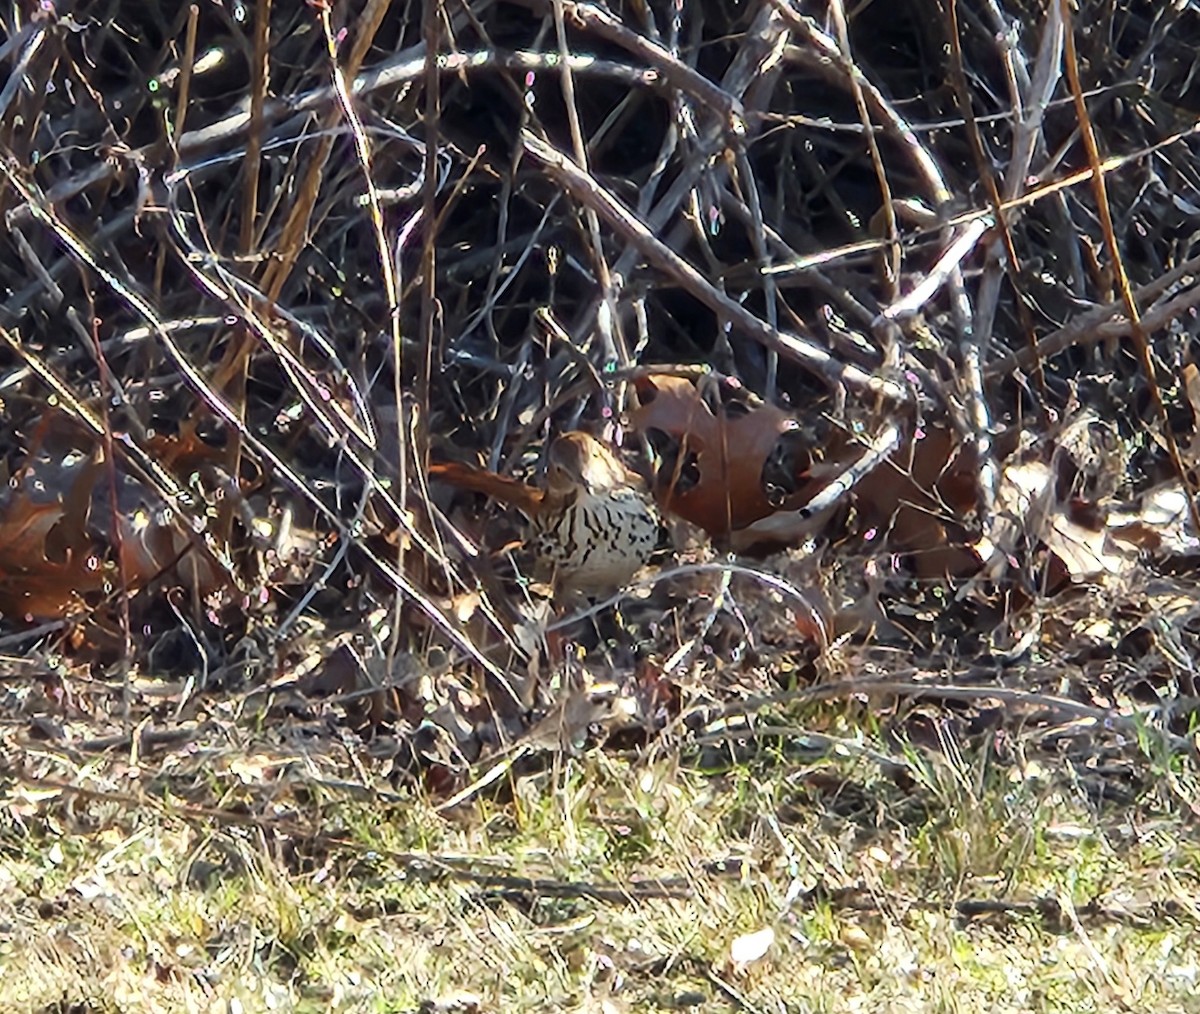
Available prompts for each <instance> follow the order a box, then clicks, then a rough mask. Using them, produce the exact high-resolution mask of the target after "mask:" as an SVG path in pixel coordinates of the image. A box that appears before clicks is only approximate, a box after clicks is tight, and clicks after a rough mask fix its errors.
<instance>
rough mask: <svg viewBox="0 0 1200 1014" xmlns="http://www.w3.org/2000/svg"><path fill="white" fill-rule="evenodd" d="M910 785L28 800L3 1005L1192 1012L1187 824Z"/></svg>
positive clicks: (23, 805)
mask: <svg viewBox="0 0 1200 1014" xmlns="http://www.w3.org/2000/svg"><path fill="white" fill-rule="evenodd" d="M892 761H893V762H894V765H889V767H888V768H887V769H886V772H885V770H883V769H881V768H880V767H879V766H878V765H877V764H874V763H870V762H866V761H863V760H848V759H846V758H845V757H838V756H836V755H830V756H828V757H826V758H825V759H823V760H819V761H811V762H808V763H803V764H799V765H796V764H790V763H787V762H785V761H783V759H782V758H780V757H778V756H773V755H771V753H770V752H768V751H764V753H763V755H762V756H761V757H760V758H758V759H755V760H751V761H749V762H747V763H745V764H743V765H739V766H733V767H730V768H729V769H728V770H726V771H724V772H722V773H719V774H713V773H704V774H702V773H698V772H696V771H693V770H689V769H688V768H687V767H686V766H684V765H682V764H681V762H680V760H679V758H678V757H666V756H661V755H660V756H657V757H654V758H649V757H639V758H617V757H614V756H611V755H606V754H603V753H592V754H588V755H586V756H583V757H580V758H576V759H567V760H562V761H561V762H560V763H559V764H558V765H557V767H556V769H554V770H547V771H545V772H543V773H540V774H534V775H529V776H526V777H523V778H520V779H518V780H517V781H516V782H515V783H511V788H512V790H513V791H512V794H511V796H510V797H509V798H507V799H498V798H497V799H489V800H483V799H481V800H477V801H476V802H475V803H474V804H472V805H470V806H466V807H463V808H460V809H459V810H458V811H456V812H454V813H451V814H446V813H441V812H438V811H437V810H436V808H435V807H434V806H433V805H431V803H430V802H428V801H426V800H422V799H421V798H420V797H419V796H418V795H413V796H411V797H409V796H405V797H404V798H402V799H394V800H392V801H382V800H380V801H364V800H353V799H349V798H346V797H345V793H344V792H341V791H339V790H337V789H336V788H331V787H330V786H329V784H328V783H326V784H322V783H320V782H319V781H318V780H317V779H316V778H312V779H310V780H306V779H304V778H301V777H296V776H295V775H294V774H293V775H292V776H290V777H288V778H280V779H279V780H278V781H276V782H275V783H273V784H272V783H271V782H270V781H269V780H268V781H267V782H264V783H261V784H254V783H249V784H248V783H247V782H246V781H244V780H242V779H239V778H237V777H236V776H234V775H232V774H230V771H229V768H231V767H233V765H230V766H229V768H227V769H226V770H223V771H218V770H214V771H213V773H212V776H211V778H210V780H209V783H208V786H207V797H208V798H207V799H202V800H195V799H193V800H192V802H190V803H189V804H186V805H185V804H182V803H181V802H179V801H177V800H172V799H170V798H169V797H166V798H164V800H163V801H153V800H151V799H150V798H149V797H148V796H145V797H142V800H141V802H140V803H135V802H133V801H132V800H124V799H120V798H117V797H115V796H105V795H103V793H104V792H108V791H110V790H109V789H108V788H107V786H110V785H114V784H119V783H120V782H121V781H122V778H124V780H125V784H126V785H128V784H129V782H128V773H127V772H126V773H125V774H124V775H122V774H121V773H120V770H119V768H118V766H115V765H112V764H95V765H92V766H91V767H90V768H89V769H88V770H86V771H83V772H80V773H79V778H78V779H77V782H78V784H80V785H92V786H97V787H102V786H103V787H106V788H104V789H103V790H101V789H99V788H98V790H97V791H98V792H101V794H99V795H90V796H89V795H86V794H79V793H70V794H59V793H53V792H48V791H46V790H44V789H43V790H42V791H41V792H37V791H35V790H33V789H32V788H31V787H30V786H22V785H18V786H16V787H15V788H10V790H9V791H8V799H7V800H6V802H7V804H8V807H7V813H8V816H7V817H6V818H5V822H4V832H3V839H2V842H3V847H4V854H5V856H6V859H5V862H4V864H3V866H2V867H0V878H2V882H0V886H2V887H3V890H2V891H0V925H2V926H3V927H4V937H3V940H4V943H3V951H2V967H3V975H4V979H3V981H4V983H5V988H4V993H3V996H4V999H3V1004H2V1009H4V1010H88V1011H129V1010H245V1011H257V1010H271V1009H276V1010H278V1009H286V1010H325V1009H336V1010H363V1011H415V1010H418V1009H431V1008H428V1007H425V1008H423V1006H422V1005H430V1004H443V1005H451V1006H449V1007H447V1008H446V1009H456V1008H453V1006H452V1005H453V1004H454V1003H458V1004H459V1005H460V1007H459V1008H457V1009H479V1010H484V1011H544V1010H564V1011H568V1010H569V1011H610V1010H611V1011H622V1010H630V1011H634V1010H637V1011H648V1010H678V1009H681V1008H686V1007H689V1006H692V1007H695V1008H697V1009H726V1008H731V1009H744V1010H751V1011H768V1010H788V1011H860V1010H869V1011H926V1010H928V1011H970V1010H995V1011H1010V1010H1011V1011H1028V1010H1039V1011H1088V1010H1096V1011H1101V1010H1103V1011H1110V1010H1120V1009H1127V1010H1185V1009H1188V1006H1189V1004H1190V1003H1192V1000H1191V999H1190V998H1191V997H1193V996H1194V994H1195V991H1196V989H1197V982H1196V979H1197V974H1198V968H1200V936H1198V935H1197V931H1196V930H1197V919H1196V909H1195V902H1194V899H1195V896H1196V889H1197V882H1198V880H1200V861H1198V860H1200V848H1198V847H1197V846H1196V845H1195V844H1194V841H1193V837H1192V836H1191V835H1190V833H1189V832H1188V831H1187V828H1186V826H1184V824H1183V823H1182V822H1181V818H1180V817H1179V816H1178V813H1177V807H1175V806H1174V805H1173V803H1172V802H1171V801H1170V800H1168V799H1164V798H1161V797H1158V796H1156V795H1154V794H1149V795H1147V796H1146V797H1145V798H1143V799H1141V800H1139V801H1138V802H1137V803H1136V804H1134V805H1131V806H1120V807H1116V806H1101V807H1097V806H1095V805H1094V804H1093V803H1091V802H1089V801H1087V800H1086V799H1085V798H1084V797H1082V796H1081V795H1080V794H1079V793H1078V792H1076V791H1073V790H1072V788H1071V787H1070V785H1069V784H1068V783H1067V782H1065V781H1063V780H1062V779H1061V778H1060V777H1056V776H1048V775H1046V773H1045V772H1041V773H1038V772H1033V771H1030V770H1028V769H1026V770H1022V768H1021V767H1020V766H1012V767H1008V768H1007V769H1001V768H1000V767H998V766H995V765H989V764H988V763H986V762H984V761H983V760H982V759H976V760H971V759H963V758H959V760H958V761H957V762H956V764H955V765H951V764H949V763H948V762H946V761H944V760H939V761H936V762H935V761H933V760H931V759H930V757H929V755H927V754H923V753H922V752H919V751H908V752H907V753H901V754H898V755H896V756H895V757H893V758H892ZM251 767H253V764H248V765H247V766H246V768H245V769H244V770H243V774H249V769H250V768H251ZM267 798H269V799H270V800H271V803H270V805H269V806H263V807H262V808H261V809H260V814H261V815H260V816H256V817H253V818H246V819H245V820H244V821H243V820H239V819H237V818H236V817H235V814H237V813H238V812H245V809H246V807H245V806H244V805H239V801H241V804H245V803H248V802H249V801H250V800H251V799H257V801H258V802H259V803H263V802H264V801H265V800H266V799H267ZM210 804H211V805H213V806H216V805H218V804H221V805H224V806H225V808H226V809H225V812H224V813H223V814H219V813H218V812H217V811H216V810H206V809H204V807H205V806H207V805H210ZM272 814H274V815H272ZM659 887H661V888H662V889H663V892H665V893H667V894H669V895H670V896H669V897H652V896H650V895H652V894H653V893H656V891H655V889H656V888H659ZM766 928H770V929H772V930H773V931H774V934H775V940H774V944H773V946H771V948H770V950H769V951H768V953H767V954H766V956H765V957H763V958H761V959H760V960H757V961H754V962H751V963H749V964H747V965H743V966H739V965H736V964H735V963H734V962H733V961H732V960H731V956H730V948H731V945H732V944H733V941H734V940H735V939H736V938H738V937H739V936H741V935H744V934H748V933H754V932H757V931H760V930H763V929H766ZM432 1009H437V1008H432Z"/></svg>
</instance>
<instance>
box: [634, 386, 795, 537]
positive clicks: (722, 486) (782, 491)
mask: <svg viewBox="0 0 1200 1014" xmlns="http://www.w3.org/2000/svg"><path fill="white" fill-rule="evenodd" d="M701 383H702V384H704V383H715V382H714V381H707V380H702V381H701ZM636 387H637V391H638V396H639V399H640V400H641V405H640V406H639V407H638V408H637V409H635V410H634V411H633V412H632V413H631V417H630V418H631V421H632V423H633V425H634V427H636V428H637V429H638V430H640V431H641V432H643V433H645V434H646V436H647V437H648V438H649V439H650V440H651V442H652V443H655V444H656V445H665V447H666V450H665V452H664V450H663V446H659V450H660V453H663V458H664V463H663V466H662V468H660V469H659V472H658V476H657V478H656V480H655V484H654V492H655V496H656V497H657V498H658V501H659V503H660V504H661V505H662V506H663V508H664V509H666V510H668V511H671V512H672V513H674V514H676V515H678V516H679V517H681V518H684V519H685V520H687V521H690V522H691V523H692V524H694V525H698V526H699V527H701V528H703V529H704V530H705V531H707V532H708V533H709V535H711V536H713V537H714V538H718V539H720V538H724V537H725V536H727V535H728V534H729V533H730V532H733V531H737V530H738V529H740V528H745V527H746V526H747V525H750V524H753V523H754V522H755V521H758V520H760V519H761V518H765V517H768V516H769V515H771V514H773V513H775V512H776V511H777V510H795V509H796V508H798V507H801V506H803V504H804V501H805V500H806V499H807V498H808V496H809V495H811V494H810V491H808V490H802V489H801V488H800V487H802V486H804V484H805V479H806V474H807V470H808V467H809V465H810V464H811V460H812V459H811V448H809V447H808V446H806V444H807V441H806V440H805V437H804V434H803V432H802V430H801V427H800V423H799V422H798V421H797V420H796V419H795V418H793V417H792V416H790V415H788V413H786V412H785V411H783V409H781V408H778V407H776V406H774V405H756V406H746V405H743V404H740V403H735V404H731V405H726V404H721V405H720V406H719V409H718V411H714V410H713V408H712V406H711V405H710V404H709V401H708V400H706V399H705V397H704V396H703V394H702V393H701V391H700V389H699V388H698V387H697V386H696V385H695V384H693V383H692V382H691V381H690V380H688V379H686V378H684V377H676V376H671V375H669V374H651V375H649V376H646V377H642V378H640V379H639V380H638V381H637V382H636ZM772 471H773V472H774V473H775V478H774V481H773V478H772V475H771V474H769V473H771V472H772Z"/></svg>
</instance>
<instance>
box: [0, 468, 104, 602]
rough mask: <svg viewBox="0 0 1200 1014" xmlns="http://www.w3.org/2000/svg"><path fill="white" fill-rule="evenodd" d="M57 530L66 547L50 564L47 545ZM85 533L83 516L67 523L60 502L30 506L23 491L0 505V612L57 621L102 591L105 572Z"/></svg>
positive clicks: (32, 504) (32, 502)
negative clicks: (60, 531) (89, 595)
mask: <svg viewBox="0 0 1200 1014" xmlns="http://www.w3.org/2000/svg"><path fill="white" fill-rule="evenodd" d="M60 527H61V528H63V529H66V530H65V531H63V532H62V535H63V542H64V544H65V546H66V548H65V549H64V550H63V553H62V556H61V558H59V557H58V556H57V555H56V556H55V558H54V559H50V558H49V557H48V556H47V552H46V540H47V538H48V537H49V536H50V534H51V532H55V530H56V529H58V528H60ZM85 533H86V517H85V518H82V519H80V518H68V517H67V516H66V509H65V508H64V506H63V504H62V503H60V502H57V501H49V502H46V503H35V502H34V501H33V500H31V499H30V497H29V495H28V494H27V493H26V492H25V491H24V490H18V491H17V492H16V493H14V494H13V495H12V496H11V497H10V498H9V499H8V501H7V502H6V503H5V504H3V506H0V613H3V614H5V615H9V616H11V615H15V616H20V617H30V618H32V619H58V618H59V617H62V616H66V615H67V614H69V613H71V612H73V611H74V610H75V609H77V608H78V607H80V606H81V605H82V602H83V596H84V595H85V594H87V593H88V592H94V591H98V590H99V589H101V588H103V587H104V584H105V580H106V574H105V568H104V567H103V566H102V564H101V561H100V560H99V559H98V558H97V557H96V555H95V554H94V553H92V552H91V548H90V545H89V544H88V542H87V537H86V534H85ZM56 534H58V533H57V532H56Z"/></svg>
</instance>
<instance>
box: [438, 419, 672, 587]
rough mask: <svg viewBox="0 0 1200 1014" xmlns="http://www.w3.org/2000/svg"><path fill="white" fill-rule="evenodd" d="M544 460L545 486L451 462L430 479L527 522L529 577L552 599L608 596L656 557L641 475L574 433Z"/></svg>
mask: <svg viewBox="0 0 1200 1014" xmlns="http://www.w3.org/2000/svg"><path fill="white" fill-rule="evenodd" d="M547 458H548V462H549V465H548V469H547V472H546V486H545V488H544V489H539V488H538V487H536V486H530V485H528V484H526V483H523V482H519V481H518V480H516V479H511V478H509V477H507V476H503V475H497V474H496V473H495V472H490V471H488V470H487V469H484V468H478V467H475V466H472V465H466V464H460V463H456V462H445V463H441V464H434V465H431V466H430V468H429V474H430V477H431V478H435V479H441V480H444V481H445V482H448V483H450V484H451V485H453V486H457V487H458V488H460V489H468V490H472V491H474V492H477V493H484V494H486V495H487V496H490V497H492V498H493V499H494V500H498V501H500V502H501V503H505V504H508V505H510V506H512V507H516V508H517V509H518V510H519V511H521V513H523V514H524V515H525V516H526V517H527V518H529V538H528V545H529V546H530V548H531V549H532V552H533V558H534V577H535V578H537V579H538V580H543V581H548V582H550V583H551V584H552V585H553V587H554V590H555V593H556V594H558V595H570V594H582V595H607V594H610V593H611V592H613V591H615V590H616V589H618V588H620V587H621V586H622V585H624V584H626V583H627V582H628V581H629V579H630V578H632V577H633V575H634V574H635V573H637V571H638V570H639V569H640V568H641V567H642V566H643V565H645V564H646V562H647V561H648V560H649V559H650V556H651V554H652V553H653V552H654V549H655V547H656V545H657V543H658V534H659V528H660V525H661V516H660V514H659V512H658V508H657V507H656V506H655V504H654V501H653V499H651V497H650V494H649V493H648V492H646V488H645V484H644V483H643V482H642V479H641V476H639V475H637V474H636V473H634V472H631V471H630V470H629V469H628V468H626V467H625V466H624V465H623V464H622V463H621V460H620V459H619V458H618V457H617V455H616V454H615V453H614V452H613V451H612V450H611V449H609V448H608V447H606V446H605V445H604V444H602V443H601V442H600V441H599V440H597V439H596V438H595V437H593V436H590V435H589V434H587V433H584V432H582V431H580V430H574V431H572V432H570V433H564V434H562V435H561V436H559V437H557V438H556V439H555V440H554V442H553V443H552V444H551V445H550V450H549V452H548V454H547Z"/></svg>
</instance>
